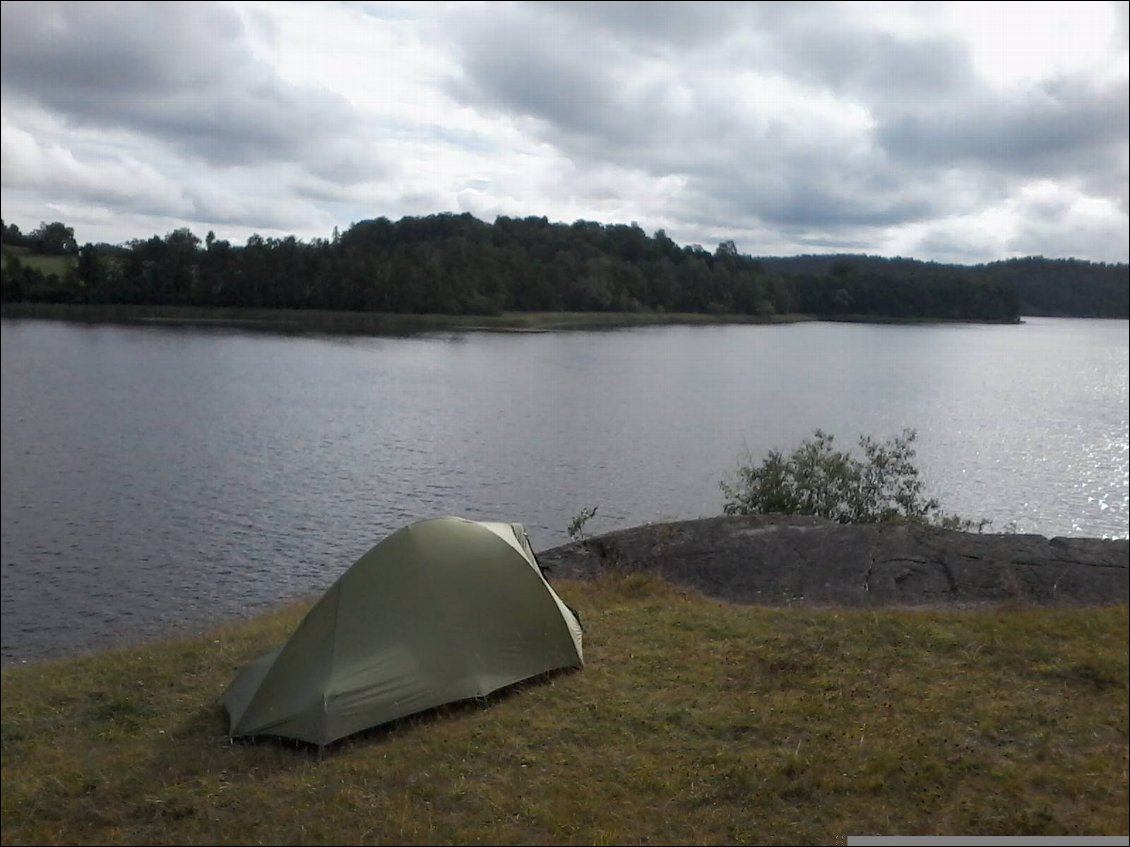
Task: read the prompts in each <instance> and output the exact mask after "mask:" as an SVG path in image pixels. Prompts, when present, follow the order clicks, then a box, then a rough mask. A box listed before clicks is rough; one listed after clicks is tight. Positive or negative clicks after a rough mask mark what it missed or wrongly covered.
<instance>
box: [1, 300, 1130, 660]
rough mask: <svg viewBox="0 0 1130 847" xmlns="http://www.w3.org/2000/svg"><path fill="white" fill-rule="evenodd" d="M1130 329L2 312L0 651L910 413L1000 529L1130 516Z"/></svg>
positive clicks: (847, 439) (620, 500)
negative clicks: (256, 319)
mask: <svg viewBox="0 0 1130 847" xmlns="http://www.w3.org/2000/svg"><path fill="white" fill-rule="evenodd" d="M1127 329H1128V327H1127V322H1126V321H1103V320H1068V319H1029V320H1028V321H1027V322H1026V323H1024V324H1022V325H1020V326H982V325H938V326H881V325H861V324H831V323H809V324H794V325H783V326H726V327H657V328H643V329H630V330H614V331H602V332H568V333H536V334H535V333H530V334H501V333H499V334H494V333H456V334H443V335H434V336H428V337H416V338H354V337H325V336H291V337H280V336H271V335H263V334H250V333H240V332H236V331H225V330H200V329H184V328H172V327H116V326H85V325H77V324H67V323H57V322H49V321H32V320H19V321H17V320H4V321H3V322H2V348H3V355H2V374H0V376H2V379H0V389H2V433H0V447H2V453H0V455H2V457H3V463H2V467H3V473H2V515H0V518H2V545H0V560H2V566H3V571H2V587H3V592H2V596H3V614H2V626H3V633H2V635H3V638H2V642H3V643H2V646H3V651H2V652H3V656H2V658H3V662H4V663H10V662H13V661H23V660H34V659H41V658H46V657H51V656H56V655H61V654H66V653H71V652H75V651H81V650H86V649H92V648H99V647H103V646H106V645H109V644H114V643H120V642H122V641H125V640H137V639H143V638H148V637H156V636H160V635H163V634H165V633H168V632H171V631H181V630H193V629H199V628H203V627H206V626H208V625H210V624H212V623H214V622H217V621H221V620H228V619H233V618H238V617H242V616H245V615H248V614H249V613H253V612H256V611H259V610H262V609H263V608H266V607H269V606H273V605H276V604H278V603H279V602H281V601H283V600H286V599H290V598H295V597H298V596H302V595H308V594H310V593H311V592H315V591H321V590H323V589H324V588H326V587H327V586H328V585H329V584H330V583H331V582H333V580H334V579H336V578H337V577H338V576H339V575H340V574H341V573H342V572H343V571H344V570H345V569H346V568H348V566H349V565H350V564H352V562H353V561H354V560H356V559H357V558H358V557H359V556H360V555H361V554H362V553H364V552H365V551H366V550H368V549H369V548H370V547H371V546H372V545H373V544H375V543H376V542H378V541H379V540H380V539H382V538H383V537H384V536H385V535H387V534H388V533H390V532H392V531H393V530H395V529H397V528H398V527H400V526H403V525H404V524H406V523H409V522H411V521H414V520H417V519H421V518H425V517H431V516H435V515H441V514H457V515H464V516H467V517H471V518H483V519H497V520H512V521H519V522H521V523H524V524H525V525H526V527H527V529H528V531H529V533H530V536H531V539H532V541H533V543H534V546H535V548H536V549H546V548H548V547H552V546H555V545H557V544H560V543H563V542H565V541H567V540H568V538H567V534H566V532H567V527H568V526H569V523H570V521H571V519H572V518H573V517H574V516H575V515H576V514H577V513H578V512H580V510H581V509H582V508H584V507H588V506H596V507H597V514H596V516H595V517H594V518H593V519H592V520H591V521H590V522H589V524H588V526H587V527H586V529H587V531H589V532H590V533H599V532H603V531H608V530H612V529H618V528H624V527H628V526H632V525H635V524H639V523H644V522H648V521H660V520H670V519H679V518H695V517H701V516H705V515H715V514H719V513H720V512H721V509H722V495H721V492H720V490H719V481H720V480H722V479H723V478H726V477H728V475H729V474H731V473H732V471H733V469H734V468H735V467H736V465H737V463H738V461H739V459H740V458H741V455H742V454H743V452H744V451H745V450H749V451H750V453H752V454H753V455H754V456H760V455H762V454H763V453H764V452H765V451H766V450H768V449H771V448H774V447H776V448H779V449H782V450H789V449H791V448H792V447H794V446H796V445H797V444H799V443H800V441H801V440H802V439H803V438H806V437H808V436H810V435H811V434H812V432H813V431H814V430H815V429H816V428H817V427H822V428H824V429H825V430H826V431H830V432H832V433H834V434H836V436H837V443H838V444H839V445H840V446H844V447H847V446H851V445H853V444H854V443H855V441H856V439H857V438H858V436H859V435H860V434H862V433H867V434H871V435H873V436H875V437H877V438H880V439H882V438H886V437H888V436H891V435H894V434H897V433H898V432H900V431H901V430H902V429H903V428H904V427H914V428H916V429H917V430H918V442H917V448H918V464H919V467H920V468H921V470H922V473H923V479H924V481H925V483H926V486H927V490H928V493H929V494H931V495H933V496H936V497H938V498H939V499H940V500H941V501H942V504H943V506H944V507H945V508H946V510H947V511H953V512H957V513H959V514H961V515H963V516H966V517H976V518H982V517H983V518H989V519H991V520H992V521H993V525H992V529H994V530H997V531H1004V530H1006V529H1016V530H1019V531H1022V532H1036V533H1040V534H1043V535H1047V536H1049V537H1050V536H1054V535H1086V536H1114V537H1123V538H1124V537H1126V536H1127V533H1128V503H1130V483H1128V460H1130V444H1128V435H1127V432H1128V427H1127V419H1128V412H1127V408H1128V387H1127V386H1128V370H1130V368H1128V355H1127V349H1128V342H1127V338H1128V333H1127Z"/></svg>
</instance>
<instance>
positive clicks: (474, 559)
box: [220, 517, 583, 746]
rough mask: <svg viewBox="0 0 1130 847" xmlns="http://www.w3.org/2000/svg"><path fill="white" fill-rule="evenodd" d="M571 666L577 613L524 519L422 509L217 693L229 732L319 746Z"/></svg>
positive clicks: (577, 655) (576, 648) (577, 641)
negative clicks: (549, 573)
mask: <svg viewBox="0 0 1130 847" xmlns="http://www.w3.org/2000/svg"><path fill="white" fill-rule="evenodd" d="M582 664H583V656H582V651H581V626H580V622H579V621H578V620H577V617H576V616H575V615H574V613H573V612H572V611H571V610H570V609H569V607H568V606H567V605H566V604H565V603H564V602H562V600H561V598H560V597H558V596H557V594H556V592H554V590H553V589H552V588H551V587H550V585H549V583H548V582H546V580H545V577H544V576H543V575H542V572H541V568H540V567H539V566H538V563H537V559H536V557H535V556H534V552H533V550H532V549H531V547H530V542H529V538H528V537H527V535H526V532H525V530H524V529H523V528H522V525H521V524H515V523H484V522H478V521H470V520H466V519H463V518H455V517H444V518H432V519H429V520H423V521H419V522H417V523H414V524H411V525H409V526H406V527H404V528H402V529H399V530H397V531H396V532H394V533H393V534H392V535H390V536H388V537H387V538H385V539H384V540H383V541H381V542H380V543H379V544H377V545H376V546H375V547H373V548H372V549H371V550H369V552H368V553H366V554H365V555H364V556H362V557H361V558H360V559H358V560H357V561H356V562H355V563H354V564H353V565H352V566H351V567H350V568H349V569H348V570H347V571H346V572H345V573H344V574H343V575H342V576H341V577H340V578H339V579H338V580H337V582H335V583H334V584H333V585H332V586H330V588H329V589H328V590H327V591H326V593H325V594H324V595H323V596H322V597H321V598H320V599H319V600H318V602H317V603H315V605H314V606H313V607H312V608H311V609H310V611H309V612H308V613H307V615H306V617H305V618H304V619H303V620H302V622H301V623H300V624H299V626H298V628H297V629H296V630H295V631H294V633H293V634H292V635H291V637H290V638H289V640H287V642H286V643H285V644H284V645H283V646H282V647H280V648H279V649H277V650H274V651H272V652H270V653H267V654H266V655H264V656H261V657H260V658H258V659H256V660H254V661H252V662H251V663H250V664H248V665H247V666H246V667H244V668H243V670H241V671H240V672H239V673H238V674H237V675H236V677H235V679H233V680H232V682H231V684H230V685H229V686H228V688H227V690H226V691H225V692H224V693H223V695H222V696H221V697H220V703H221V705H223V706H224V708H225V709H226V710H227V713H228V717H229V719H230V722H231V726H230V730H229V734H230V735H231V736H232V737H233V738H234V737H239V736H250V735H274V736H282V737H284V738H293V739H298V740H300V741H306V742H309V743H311V744H317V745H319V746H324V745H326V744H329V743H331V742H333V741H336V740H337V739H339V738H343V737H344V736H346V735H350V734H352V733H354V732H359V731H360V730H363V729H367V728H369V727H373V726H377V725H379V724H383V723H386V722H388V721H392V720H395V719H397V718H400V717H404V716H405V715H411V714H415V713H417V712H422V711H425V710H427V709H430V708H433V707H435V706H439V705H442V704H444V703H453V702H456V701H459V700H467V699H471V698H474V697H484V696H486V695H487V694H489V693H491V692H492V691H497V690H498V689H500V688H503V687H505V686H507V685H511V684H513V683H516V682H519V681H521V680H523V679H528V678H530V677H533V676H537V675H539V674H542V673H545V672H547V671H552V670H557V669H560V668H570V667H581V666H582Z"/></svg>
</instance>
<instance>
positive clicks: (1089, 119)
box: [0, 2, 1130, 261]
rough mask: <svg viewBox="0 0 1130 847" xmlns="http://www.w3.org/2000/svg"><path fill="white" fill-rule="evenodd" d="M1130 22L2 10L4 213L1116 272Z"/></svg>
mask: <svg viewBox="0 0 1130 847" xmlns="http://www.w3.org/2000/svg"><path fill="white" fill-rule="evenodd" d="M1126 20H1127V15H1126V9H1125V4H1119V3H1037V4H1014V3H999V4H998V3H982V2H978V3H952V4H951V3H925V4H923V3H869V2H864V3H834V4H823V3H815V4H808V3H805V4H773V3H765V4H762V3H756V4H742V3H722V4H701V3H693V2H692V3H678V2H676V3H644V2H640V3H273V2H254V3H239V2H237V3H223V4H220V3H204V2H194V3H155V4H147V3H139V4H129V5H128V6H123V5H122V4H109V3H22V2H5V3H4V4H3V26H2V32H0V37H2V38H3V55H2V57H0V60H2V63H3V65H2V67H3V77H2V87H3V120H4V124H3V174H2V179H3V185H4V193H3V207H4V209H3V211H4V217H5V220H6V221H13V222H16V223H17V224H19V225H21V226H35V225H37V224H38V223H39V222H40V221H41V220H43V219H45V218H48V217H50V216H51V215H52V214H54V213H55V212H57V211H58V210H63V209H65V210H67V214H68V217H67V218H66V220H67V222H68V223H70V224H71V225H73V226H75V227H76V231H77V234H78V236H79V238H80V240H86V239H96V240H119V241H120V240H126V239H129V238H135V237H147V236H148V235H150V234H152V233H153V232H157V233H163V232H167V231H169V230H170V229H172V228H175V227H176V226H189V227H190V228H192V229H194V230H195V231H200V232H203V231H206V230H208V229H213V230H215V231H216V233H217V235H219V236H220V237H227V238H232V239H233V240H239V239H241V238H244V237H246V235H247V234H250V233H252V232H261V233H263V234H273V235H282V234H290V233H293V234H295V235H297V236H299V237H302V238H310V237H325V236H327V235H329V233H330V231H331V230H332V228H333V227H334V226H335V225H337V226H339V227H342V228H344V227H346V226H348V225H349V224H351V223H353V222H355V221H358V220H362V219H365V218H372V217H378V216H386V217H390V218H393V219H395V218H398V217H400V216H402V215H424V214H431V213H438V212H447V211H457V212H458V211H470V212H471V213H472V214H475V215H476V216H478V217H481V218H483V219H484V220H492V219H493V218H494V217H495V216H496V215H500V214H501V215H512V216H525V215H536V216H543V215H544V216H546V217H549V218H550V219H551V220H563V221H572V220H576V219H578V218H585V219H589V220H599V221H602V222H606V223H627V222H630V221H637V222H638V223H639V224H640V225H641V226H643V227H644V228H645V229H646V230H648V231H654V230H655V229H659V228H663V229H665V230H666V231H667V232H668V234H669V235H671V236H672V237H674V238H676V239H677V240H679V241H681V242H683V243H689V242H697V243H702V244H704V245H706V246H708V247H710V246H712V245H713V244H714V243H716V241H718V240H722V239H723V238H732V239H733V240H734V241H736V242H737V244H738V246H739V249H740V250H742V251H743V252H748V253H753V254H758V255H770V254H786V253H799V252H809V253H810V252H830V251H833V250H834V251H840V250H843V249H852V250H853V251H855V250H858V251H859V252H868V253H887V254H895V253H897V254H901V255H913V256H916V257H918V258H923V259H932V258H936V259H945V260H958V261H986V260H991V259H994V258H1001V257H1003V256H1006V255H1016V254H1017V253H1018V252H1019V253H1041V254H1044V255H1075V256H1079V257H1081V258H1091V259H1096V260H1106V261H1126V260H1127V258H1128V255H1127V254H1128V244H1127V242H1128V236H1127V220H1128V219H1127V193H1128V189H1127V174H1128V170H1130V168H1128V164H1127V163H1128V161H1130V142H1128V136H1130V132H1128V129H1127V119H1126V114H1127V110H1128V108H1130V107H1128V102H1127V101H1128V99H1130V98H1128V88H1130V86H1128V82H1127V79H1128V75H1127V28H1126V26H1127V25H1126ZM1033 186H1045V188H1041V189H1039V191H1036V189H1034V188H1033ZM1049 186H1050V188H1047V187H1049ZM1041 191H1052V192H1053V193H1054V197H1055V202H1051V201H1048V200H1047V198H1046V197H1044V195H1042V194H1040V192H1041ZM1033 192H1035V193H1033ZM1041 197H1043V199H1042V200H1041V199H1040V198H1041ZM59 213H60V214H61V212H59ZM87 226H89V227H90V231H89V232H88V231H87V229H86V227H87ZM95 232H97V233H98V235H97V236H95V235H94V233H95Z"/></svg>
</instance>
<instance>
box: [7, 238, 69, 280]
mask: <svg viewBox="0 0 1130 847" xmlns="http://www.w3.org/2000/svg"><path fill="white" fill-rule="evenodd" d="M3 252H4V263H5V264H7V259H8V256H15V257H16V258H17V259H19V261H20V264H21V265H23V266H24V267H25V268H31V269H32V270H36V271H39V272H40V273H41V274H43V275H44V276H51V275H52V274H54V275H55V276H58V277H59V278H60V279H62V278H63V277H65V276H66V275H67V271H69V270H70V269H71V268H72V267H74V264H75V260H74V258H73V257H71V256H45V255H42V254H38V253H32V252H31V251H30V250H28V248H26V247H12V246H10V245H4V251H3Z"/></svg>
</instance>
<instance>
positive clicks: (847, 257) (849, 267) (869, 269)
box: [756, 254, 1130, 318]
mask: <svg viewBox="0 0 1130 847" xmlns="http://www.w3.org/2000/svg"><path fill="white" fill-rule="evenodd" d="M756 261H758V262H760V263H761V265H762V266H763V267H764V268H765V269H766V270H767V271H771V272H776V273H779V274H782V275H803V276H812V277H834V276H836V275H837V274H839V275H845V274H850V273H868V274H879V275H885V276H889V277H892V278H894V277H900V278H907V277H913V276H914V275H915V274H919V273H927V272H939V271H942V272H948V273H955V274H959V275H961V276H964V277H966V278H968V279H971V280H980V281H986V282H990V281H991V282H998V283H1003V284H1005V285H1008V286H1010V287H1012V288H1013V289H1014V290H1015V291H1016V293H1017V295H1018V297H1019V298H1020V313H1021V314H1023V315H1033V316H1048V317H1083V318H1128V317H1130V265H1126V264H1107V263H1104V262H1087V261H1083V260H1080V259H1046V258H1044V257H1042V256H1029V257H1026V258H1022V259H1006V260H1003V261H999V262H990V263H988V264H981V265H956V264H944V263H939V262H925V261H921V260H919V259H910V258H903V257H896V258H884V257H881V256H866V255H857V254H828V255H803V256H790V257H757V259H756Z"/></svg>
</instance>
